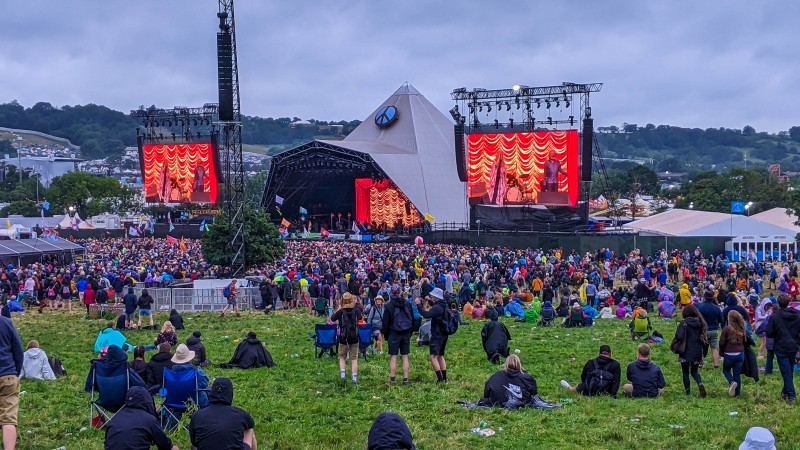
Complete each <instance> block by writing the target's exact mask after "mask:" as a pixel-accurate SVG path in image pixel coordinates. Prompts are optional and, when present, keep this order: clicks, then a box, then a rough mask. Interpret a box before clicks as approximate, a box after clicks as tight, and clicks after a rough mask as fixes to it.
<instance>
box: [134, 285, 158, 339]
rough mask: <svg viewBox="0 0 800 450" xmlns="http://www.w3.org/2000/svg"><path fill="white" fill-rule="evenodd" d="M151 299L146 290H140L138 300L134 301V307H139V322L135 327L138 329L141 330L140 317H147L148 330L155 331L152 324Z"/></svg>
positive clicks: (153, 301) (152, 301)
mask: <svg viewBox="0 0 800 450" xmlns="http://www.w3.org/2000/svg"><path fill="white" fill-rule="evenodd" d="M153 303H155V300H153V297H151V296H150V294H149V293H148V292H147V289H142V295H141V296H140V297H139V300H137V301H136V305H137V306H139V322H138V324H137V326H138V327H139V329H141V328H142V317H143V316H148V317H149V318H150V329H151V330H153V329H155V325H154V324H153V311H152V309H151V308H152V307H153Z"/></svg>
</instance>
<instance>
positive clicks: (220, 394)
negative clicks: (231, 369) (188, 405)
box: [189, 378, 257, 450]
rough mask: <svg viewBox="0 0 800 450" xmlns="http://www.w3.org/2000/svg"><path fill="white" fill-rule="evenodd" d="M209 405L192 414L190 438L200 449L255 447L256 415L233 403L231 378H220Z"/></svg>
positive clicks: (194, 446)
mask: <svg viewBox="0 0 800 450" xmlns="http://www.w3.org/2000/svg"><path fill="white" fill-rule="evenodd" d="M208 401H209V405H208V406H206V407H205V408H203V409H201V410H198V411H197V412H195V413H194V414H192V420H191V422H189V439H190V440H191V442H192V448H195V449H197V450H251V449H253V450H255V448H256V445H257V442H256V434H255V432H254V431H253V428H254V427H255V425H256V423H255V421H254V420H253V416H251V415H250V413H248V412H247V411H245V410H242V409H239V408H237V407H235V406H232V404H233V383H231V380H230V378H217V379H216V380H214V384H212V385H211V392H209V394H208Z"/></svg>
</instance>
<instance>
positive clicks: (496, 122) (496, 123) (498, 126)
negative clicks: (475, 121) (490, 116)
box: [494, 119, 500, 128]
mask: <svg viewBox="0 0 800 450" xmlns="http://www.w3.org/2000/svg"><path fill="white" fill-rule="evenodd" d="M494 127H495V128H500V121H499V120H497V119H494Z"/></svg>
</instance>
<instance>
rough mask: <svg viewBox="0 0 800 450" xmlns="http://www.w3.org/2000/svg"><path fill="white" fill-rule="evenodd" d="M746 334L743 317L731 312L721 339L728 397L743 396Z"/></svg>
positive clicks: (723, 371) (733, 311) (720, 345)
mask: <svg viewBox="0 0 800 450" xmlns="http://www.w3.org/2000/svg"><path fill="white" fill-rule="evenodd" d="M746 333H747V332H746V331H745V329H744V318H743V317H742V315H741V314H739V312H738V311H736V310H731V311H729V312H728V325H726V326H725V328H723V329H722V334H720V337H719V348H720V351H721V352H723V353H724V354H725V361H724V362H723V364H722V374H723V375H725V378H726V379H727V380H728V384H729V385H730V387H729V388H728V395H730V396H731V397H734V396H736V397H741V396H742V365H744V358H745V355H744V345H745V340H746V339H747V337H746Z"/></svg>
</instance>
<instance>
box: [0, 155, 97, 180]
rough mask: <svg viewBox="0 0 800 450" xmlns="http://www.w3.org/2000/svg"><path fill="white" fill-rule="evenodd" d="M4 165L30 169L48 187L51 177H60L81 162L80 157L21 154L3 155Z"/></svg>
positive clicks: (71, 170) (73, 169) (72, 170)
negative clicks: (14, 155) (18, 155)
mask: <svg viewBox="0 0 800 450" xmlns="http://www.w3.org/2000/svg"><path fill="white" fill-rule="evenodd" d="M3 162H4V163H5V165H6V166H15V167H18V166H19V165H20V164H21V165H22V169H23V170H24V169H31V171H32V172H33V173H37V174H39V175H40V176H41V182H42V185H44V187H49V186H50V183H52V182H53V179H55V178H56V177H60V176H61V175H64V174H65V173H67V172H74V171H75V169H76V164H77V163H79V162H83V160H82V159H77V158H57V157H54V156H50V157H45V156H23V157H21V158H11V157H9V156H8V155H5V159H4V160H3Z"/></svg>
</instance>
